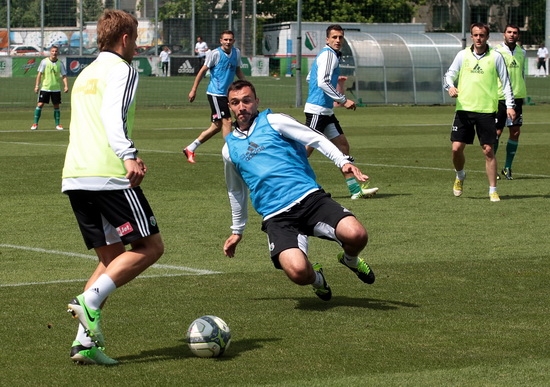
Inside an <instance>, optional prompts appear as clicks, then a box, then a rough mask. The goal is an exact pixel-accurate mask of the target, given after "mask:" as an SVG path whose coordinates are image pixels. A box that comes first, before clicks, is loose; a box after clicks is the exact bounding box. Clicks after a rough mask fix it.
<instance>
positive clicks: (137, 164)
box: [124, 157, 147, 187]
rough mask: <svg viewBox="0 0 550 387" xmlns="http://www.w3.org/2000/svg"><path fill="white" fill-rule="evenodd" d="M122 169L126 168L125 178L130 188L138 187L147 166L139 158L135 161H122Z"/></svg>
mask: <svg viewBox="0 0 550 387" xmlns="http://www.w3.org/2000/svg"><path fill="white" fill-rule="evenodd" d="M124 167H125V168H126V178H127V179H128V180H130V187H138V186H139V185H140V184H141V182H142V181H143V178H144V177H145V173H146V172H147V166H146V165H145V163H144V162H143V160H142V159H140V158H139V157H138V158H137V159H135V160H124Z"/></svg>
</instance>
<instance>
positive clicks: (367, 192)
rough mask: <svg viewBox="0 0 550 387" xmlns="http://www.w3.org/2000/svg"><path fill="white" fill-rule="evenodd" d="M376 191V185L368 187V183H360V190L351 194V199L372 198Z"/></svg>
mask: <svg viewBox="0 0 550 387" xmlns="http://www.w3.org/2000/svg"><path fill="white" fill-rule="evenodd" d="M377 192H378V187H374V188H369V184H368V183H365V184H361V191H359V192H357V193H355V194H353V195H351V200H356V199H368V198H372V197H373V196H374V195H376V193H377Z"/></svg>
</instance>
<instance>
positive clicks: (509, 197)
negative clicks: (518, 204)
mask: <svg viewBox="0 0 550 387" xmlns="http://www.w3.org/2000/svg"><path fill="white" fill-rule="evenodd" d="M499 196H500V200H518V199H538V198H543V199H548V198H550V195H502V194H500V193H499ZM465 198H467V199H473V200H487V201H489V196H484V197H479V196H476V197H465Z"/></svg>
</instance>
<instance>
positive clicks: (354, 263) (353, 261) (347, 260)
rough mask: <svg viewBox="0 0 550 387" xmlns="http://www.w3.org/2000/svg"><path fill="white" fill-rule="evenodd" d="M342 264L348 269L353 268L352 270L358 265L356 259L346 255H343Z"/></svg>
mask: <svg viewBox="0 0 550 387" xmlns="http://www.w3.org/2000/svg"><path fill="white" fill-rule="evenodd" d="M344 262H345V263H346V265H348V266H349V267H353V268H354V269H356V268H357V264H358V263H359V259H358V257H351V256H349V255H347V254H346V253H344Z"/></svg>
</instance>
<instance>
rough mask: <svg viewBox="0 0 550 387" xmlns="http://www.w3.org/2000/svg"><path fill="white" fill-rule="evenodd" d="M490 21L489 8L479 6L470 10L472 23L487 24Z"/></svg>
mask: <svg viewBox="0 0 550 387" xmlns="http://www.w3.org/2000/svg"><path fill="white" fill-rule="evenodd" d="M488 20H489V7H486V6H477V7H471V8H470V22H471V23H484V24H487V22H488Z"/></svg>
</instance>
